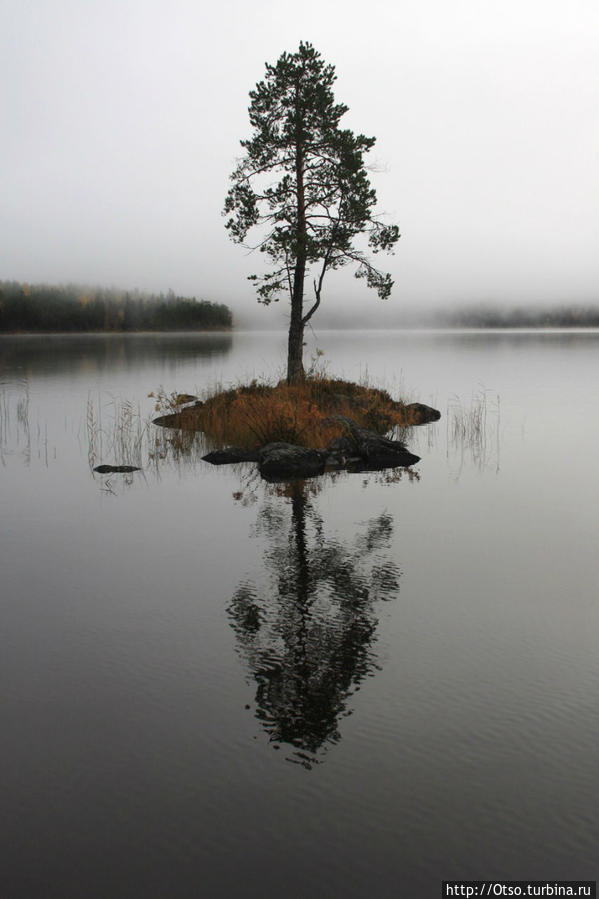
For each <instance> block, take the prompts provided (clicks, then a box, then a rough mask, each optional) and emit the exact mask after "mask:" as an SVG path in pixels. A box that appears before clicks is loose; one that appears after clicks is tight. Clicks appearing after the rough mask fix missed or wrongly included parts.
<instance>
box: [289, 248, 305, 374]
mask: <svg viewBox="0 0 599 899" xmlns="http://www.w3.org/2000/svg"><path fill="white" fill-rule="evenodd" d="M305 271H306V260H305V258H304V254H301V255H298V258H297V260H296V264H295V278H294V283H293V296H292V297H291V321H290V322H289V340H288V344H287V383H288V384H301V382H302V381H303V380H304V362H303V356H304V322H303V320H302V314H303V300H304V296H303V294H304V274H305Z"/></svg>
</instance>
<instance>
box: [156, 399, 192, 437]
mask: <svg viewBox="0 0 599 899" xmlns="http://www.w3.org/2000/svg"><path fill="white" fill-rule="evenodd" d="M202 405H203V403H201V402H198V403H194V404H193V406H185V408H184V409H181V411H180V412H171V413H170V415H160V416H159V417H158V418H155V419H153V421H152V424H155V425H158V426H159V427H161V428H176V429H177V430H179V431H199V430H201V428H200V420H199V416H198V412H199V410H200V409H201V407H202Z"/></svg>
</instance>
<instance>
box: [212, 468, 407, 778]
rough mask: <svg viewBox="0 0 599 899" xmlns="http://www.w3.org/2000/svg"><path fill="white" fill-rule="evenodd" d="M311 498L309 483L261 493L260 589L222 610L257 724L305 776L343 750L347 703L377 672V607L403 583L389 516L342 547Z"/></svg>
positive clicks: (241, 593) (246, 591)
mask: <svg viewBox="0 0 599 899" xmlns="http://www.w3.org/2000/svg"><path fill="white" fill-rule="evenodd" d="M317 490H318V486H317V482H314V481H307V482H305V481H296V482H290V483H287V484H284V485H277V486H276V487H272V486H271V487H270V488H269V489H268V492H267V494H266V500H265V501H264V503H263V504H262V505H261V507H260V508H259V512H258V516H257V523H256V534H257V535H259V536H262V537H264V538H266V541H267V549H266V550H265V552H264V573H265V579H264V583H263V584H261V585H259V586H258V585H256V584H255V583H252V582H250V581H245V582H243V583H242V584H240V586H239V587H238V589H237V590H236V591H235V594H234V595H233V598H232V600H231V603H230V605H229V607H228V610H227V611H228V614H229V617H230V621H231V625H232V627H233V629H234V631H235V634H236V638H237V645H238V651H239V653H240V655H241V657H242V658H243V659H244V661H245V664H246V665H247V668H248V672H249V678H250V681H254V682H255V684H256V693H255V715H256V718H257V719H258V720H259V721H260V722H261V724H262V726H263V728H264V730H265V731H266V733H267V734H268V737H269V741H270V742H271V743H272V744H273V745H274V746H275V748H279V747H280V745H281V744H285V746H286V747H289V749H290V754H289V756H288V758H289V760H290V761H293V762H296V763H298V764H301V765H303V766H304V767H306V768H308V769H309V768H311V767H312V766H313V765H314V764H318V763H319V762H320V761H322V755H323V753H324V752H326V750H327V749H328V748H329V746H330V745H331V744H334V743H337V742H338V741H339V740H340V738H341V734H340V729H339V719H340V718H341V717H344V716H346V715H349V714H351V709H350V708H349V707H348V699H349V697H350V696H351V695H352V694H353V692H354V691H355V690H357V689H359V685H360V683H361V682H362V681H363V680H364V678H365V677H367V676H371V675H373V674H374V672H375V671H376V670H377V669H378V667H379V666H378V663H377V656H376V652H375V649H374V645H375V642H376V629H377V624H378V620H377V615H376V605H377V603H378V602H379V601H382V600H390V599H393V598H394V597H395V596H396V595H397V594H398V592H399V578H400V574H401V572H400V570H399V567H398V566H397V564H396V563H395V562H394V561H393V560H392V559H391V558H389V546H390V543H391V537H392V534H393V517H392V516H391V515H390V514H389V512H387V511H384V512H382V513H381V514H380V515H379V516H378V517H376V518H373V519H371V520H369V521H367V522H365V523H364V524H363V525H361V526H360V529H359V532H358V533H357V534H356V536H355V538H354V539H353V540H352V541H351V542H344V541H343V540H342V539H341V538H340V537H339V536H338V535H334V536H333V535H327V534H326V531H325V522H324V520H323V518H322V516H321V514H320V513H319V511H317V509H316V506H315V504H314V501H313V495H312V494H313V493H314V492H316V491H317ZM237 498H239V499H241V498H242V494H241V493H240V494H237Z"/></svg>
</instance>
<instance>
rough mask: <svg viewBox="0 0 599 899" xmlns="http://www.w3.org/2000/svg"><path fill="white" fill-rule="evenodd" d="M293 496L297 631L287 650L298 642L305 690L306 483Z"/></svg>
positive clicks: (295, 487) (307, 664)
mask: <svg viewBox="0 0 599 899" xmlns="http://www.w3.org/2000/svg"><path fill="white" fill-rule="evenodd" d="M292 490H293V494H292V498H291V533H292V539H293V542H294V544H295V546H294V549H295V558H296V560H297V577H296V581H295V585H294V586H295V591H296V595H295V599H296V604H295V605H296V611H297V615H298V618H297V626H298V629H297V633H296V634H295V636H294V640H293V641H292V644H291V645H289V646H288V650H289V651H290V652H291V653H292V654H293V642H296V645H297V648H298V650H299V653H298V655H297V657H296V666H297V674H298V675H299V677H300V678H301V681H302V682H303V683H302V686H303V688H304V689H305V687H306V684H307V681H308V678H309V676H310V662H309V658H308V626H307V620H306V619H307V615H308V604H309V597H310V563H309V561H308V545H307V541H306V506H307V500H306V496H305V492H304V485H303V484H294V485H293V488H292Z"/></svg>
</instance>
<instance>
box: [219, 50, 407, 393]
mask: <svg viewBox="0 0 599 899" xmlns="http://www.w3.org/2000/svg"><path fill="white" fill-rule="evenodd" d="M335 80H336V75H335V69H334V67H333V66H331V65H327V64H326V63H325V62H324V60H323V59H322V57H321V56H320V54H319V53H318V52H317V51H316V50H315V49H314V48H313V47H312V45H311V44H309V43H303V42H302V43H300V45H299V49H298V51H297V53H292V54H289V53H283V54H282V56H281V57H280V58H279V59H278V61H277V63H276V64H275V65H274V66H272V65H269V64H267V65H266V76H265V78H264V80H263V81H260V82H259V83H258V84H257V85H256V88H255V89H254V90H253V91H250V100H251V103H250V107H249V117H250V124H251V126H252V129H253V134H252V137H251V138H250V139H249V140H243V141H241V146H242V147H243V149H244V151H245V155H244V156H243V158H242V159H241V161H240V162H239V164H238V165H237V168H236V169H235V171H234V172H233V174H232V175H231V181H232V187H231V188H230V190H229V192H228V194H227V198H226V201H225V208H224V214H225V215H228V216H229V218H228V219H227V222H226V227H227V229H228V231H229V233H230V236H231V238H232V239H233V240H234V241H235V242H236V243H241V244H244V243H245V241H246V237H247V234H248V231H250V229H252V228H254V227H256V226H257V227H258V228H259V231H260V234H261V236H260V238H259V240H258V243H257V244H256V248H259V249H260V251H261V252H262V253H265V254H266V256H267V257H268V258H269V260H270V263H271V265H272V266H273V268H272V269H271V270H270V271H269V272H268V273H266V274H260V275H257V274H254V275H250V276H249V277H250V280H252V281H254V282H255V284H256V289H257V294H258V300H259V302H262V303H265V304H266V305H268V304H269V303H271V302H272V301H275V302H276V301H278V300H279V299H280V297H281V295H285V294H288V295H289V298H290V301H291V319H290V324H289V342H288V356H287V380H288V382H289V383H297V382H299V381H301V380H302V379H303V376H304V369H303V359H302V357H303V337H304V328H305V326H306V324H307V322H308V321H309V320H310V319H311V318H312V316H313V315H314V313H315V312H316V310H317V309H318V307H319V306H320V302H321V298H322V287H323V282H324V278H325V275H326V273H327V272H328V271H332V270H335V269H339V268H341V267H343V266H346V265H349V264H354V265H355V266H356V271H355V277H356V278H364V279H365V280H366V283H367V284H368V286H369V287H372V288H374V289H375V290H376V291H377V293H378V295H379V296H380V297H381V298H383V299H386V298H387V297H388V296H389V295H390V293H391V288H392V286H393V281H392V279H391V276H390V275H389V274H386V273H384V272H381V271H379V270H378V269H377V268H375V266H374V265H373V264H372V262H371V260H370V258H369V256H368V255H367V254H366V253H365V252H364V250H362V249H360V248H359V247H358V246H356V244H355V242H356V238H358V237H359V236H360V235H365V236H366V237H367V241H368V245H369V247H370V249H371V250H372V252H373V253H378V252H379V251H381V250H385V251H387V252H393V248H394V246H395V244H396V242H397V240H398V239H399V229H398V228H397V226H396V225H385V224H383V222H382V221H381V220H380V219H379V218H377V217H375V215H374V207H375V205H376V193H375V191H374V190H373V189H372V187H371V185H370V182H369V180H368V177H367V173H366V167H365V164H364V154H365V153H367V152H368V151H369V150H371V149H372V147H373V146H374V144H375V138H373V137H365V136H364V135H363V134H358V135H355V134H354V133H353V132H352V131H350V130H348V129H343V128H341V127H340V125H339V123H340V120H341V118H342V116H343V115H344V114H345V113H346V112H347V110H348V107H347V106H345V105H344V104H343V103H336V102H335V98H334V95H333V84H334V82H335ZM309 274H311V275H312V282H313V290H314V296H313V298H312V300H311V305H309V308H308V309H307V311H306V312H304V286H305V281H306V278H307V277H308V275H309Z"/></svg>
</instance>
